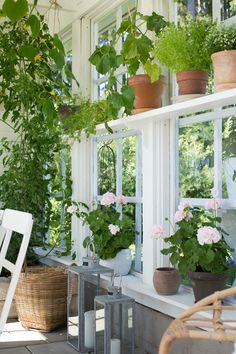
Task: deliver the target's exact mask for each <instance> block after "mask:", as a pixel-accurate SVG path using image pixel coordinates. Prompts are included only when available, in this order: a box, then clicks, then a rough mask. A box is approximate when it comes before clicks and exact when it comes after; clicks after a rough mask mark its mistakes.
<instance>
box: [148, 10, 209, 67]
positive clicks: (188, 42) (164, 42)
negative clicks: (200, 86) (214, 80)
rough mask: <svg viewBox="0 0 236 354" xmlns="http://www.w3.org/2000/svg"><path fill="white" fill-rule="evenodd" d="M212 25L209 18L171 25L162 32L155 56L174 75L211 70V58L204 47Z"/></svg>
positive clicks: (155, 49)
mask: <svg viewBox="0 0 236 354" xmlns="http://www.w3.org/2000/svg"><path fill="white" fill-rule="evenodd" d="M211 26H212V24H211V20H210V19H209V18H207V17H204V18H202V17H198V18H197V19H196V21H193V20H192V19H191V17H190V16H188V17H187V18H186V20H185V21H181V23H180V24H179V25H178V26H177V25H175V24H171V25H170V26H168V27H166V28H164V29H163V31H161V33H160V34H159V36H158V38H157V39H156V42H155V44H154V49H153V52H152V53H153V56H154V58H155V59H156V60H157V61H158V62H159V63H160V64H162V65H165V66H167V67H168V68H170V70H171V71H172V72H173V73H177V72H181V71H187V70H205V71H208V70H209V69H210V63H211V58H210V54H209V51H208V48H207V47H206V46H205V45H204V43H205V41H206V36H207V33H208V31H209V30H210V28H211Z"/></svg>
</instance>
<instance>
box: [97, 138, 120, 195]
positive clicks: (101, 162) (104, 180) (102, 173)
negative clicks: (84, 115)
mask: <svg viewBox="0 0 236 354" xmlns="http://www.w3.org/2000/svg"><path fill="white" fill-rule="evenodd" d="M106 192H112V193H114V194H115V193H116V142H115V141H106V142H101V143H99V144H98V195H102V194H104V193H106Z"/></svg>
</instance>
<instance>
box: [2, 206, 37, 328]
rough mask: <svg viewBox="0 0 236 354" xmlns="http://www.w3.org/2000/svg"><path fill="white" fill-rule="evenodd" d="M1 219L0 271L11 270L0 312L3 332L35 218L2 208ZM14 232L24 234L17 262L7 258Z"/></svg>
mask: <svg viewBox="0 0 236 354" xmlns="http://www.w3.org/2000/svg"><path fill="white" fill-rule="evenodd" d="M0 220H1V222H0V224H1V225H0V273H1V271H2V268H5V269H7V270H8V271H9V272H11V282H10V285H9V288H8V292H7V296H6V299H5V302H4V305H3V309H2V312H1V314H0V334H1V333H2V331H3V328H4V326H5V324H6V321H7V317H8V313H9V310H10V307H11V303H12V300H13V297H14V294H15V290H16V286H17V282H18V279H19V276H20V272H21V269H22V265H23V262H24V259H25V255H26V251H27V248H28V245H29V240H30V236H31V230H32V226H33V218H32V215H31V214H30V213H24V212H22V211H18V210H12V209H5V210H4V211H2V210H0ZM13 232H17V233H19V234H21V235H22V239H21V244H20V248H19V252H18V256H17V259H16V263H15V264H14V263H12V262H10V261H9V260H7V259H6V254H7V250H8V247H9V244H10V240H11V236H12V233H13ZM19 237H20V236H19Z"/></svg>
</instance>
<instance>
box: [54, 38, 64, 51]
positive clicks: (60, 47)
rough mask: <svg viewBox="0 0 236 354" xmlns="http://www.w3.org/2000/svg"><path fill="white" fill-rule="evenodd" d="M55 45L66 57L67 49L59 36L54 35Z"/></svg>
mask: <svg viewBox="0 0 236 354" xmlns="http://www.w3.org/2000/svg"><path fill="white" fill-rule="evenodd" d="M53 43H54V45H55V47H57V49H58V50H59V51H60V52H61V53H63V55H65V48H64V46H63V44H62V41H61V40H60V38H59V37H58V34H54V37H53Z"/></svg>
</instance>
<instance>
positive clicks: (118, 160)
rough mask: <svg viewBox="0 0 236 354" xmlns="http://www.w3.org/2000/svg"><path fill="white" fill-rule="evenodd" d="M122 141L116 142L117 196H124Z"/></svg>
mask: <svg viewBox="0 0 236 354" xmlns="http://www.w3.org/2000/svg"><path fill="white" fill-rule="evenodd" d="M122 157H123V155H122V139H117V140H116V194H117V195H121V194H122V174H123V172H122V171H123V163H122Z"/></svg>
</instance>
